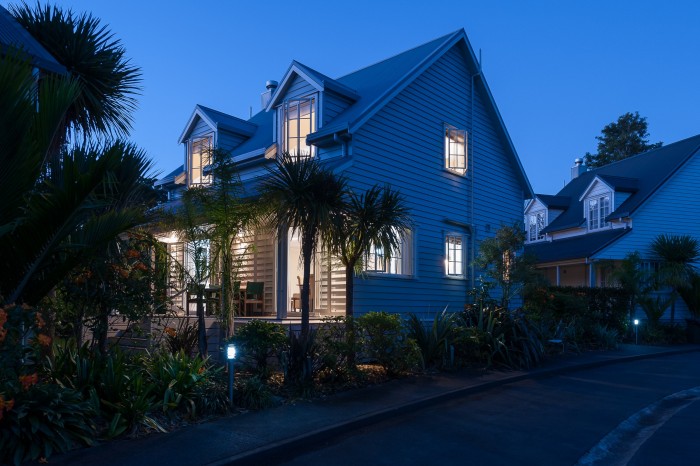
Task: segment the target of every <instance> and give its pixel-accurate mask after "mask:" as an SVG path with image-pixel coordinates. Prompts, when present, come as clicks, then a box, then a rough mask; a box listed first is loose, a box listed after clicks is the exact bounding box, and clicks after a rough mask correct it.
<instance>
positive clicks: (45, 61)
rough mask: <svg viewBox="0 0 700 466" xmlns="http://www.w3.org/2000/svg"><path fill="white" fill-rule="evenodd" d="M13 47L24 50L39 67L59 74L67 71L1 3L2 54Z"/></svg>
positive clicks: (0, 36)
mask: <svg viewBox="0 0 700 466" xmlns="http://www.w3.org/2000/svg"><path fill="white" fill-rule="evenodd" d="M11 48H15V49H21V50H23V51H24V52H25V53H26V54H28V55H29V57H30V58H31V61H32V64H33V65H35V66H36V67H37V68H41V69H42V70H44V71H50V72H52V73H57V74H66V73H67V71H66V68H65V67H64V66H63V65H61V64H60V63H58V62H57V61H56V59H55V58H54V57H53V56H52V55H51V54H50V53H49V52H48V51H47V50H46V49H45V48H44V47H43V46H42V45H41V44H40V43H39V41H37V40H36V39H35V38H34V37H33V36H32V35H31V34H29V32H28V31H27V30H26V29H24V28H23V27H22V26H21V25H20V24H19V23H18V22H17V20H15V18H14V17H13V16H12V15H11V14H10V12H9V11H7V10H6V9H5V8H3V7H2V6H1V5H0V55H4V54H5V53H7V52H8V50H10V49H11Z"/></svg>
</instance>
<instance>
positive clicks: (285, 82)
mask: <svg viewBox="0 0 700 466" xmlns="http://www.w3.org/2000/svg"><path fill="white" fill-rule="evenodd" d="M294 76H300V77H301V78H302V79H304V80H305V81H307V82H308V83H309V84H311V85H312V86H313V87H315V88H316V90H317V91H319V92H321V91H325V90H330V91H333V92H335V93H337V94H340V95H342V96H345V97H347V98H348V99H350V100H352V101H355V100H357V99H358V98H359V96H358V95H357V93H356V92H355V91H354V90H353V89H351V88H349V87H347V86H345V85H343V84H341V83H339V82H338V81H336V80H335V79H333V78H329V77H328V76H326V75H325V74H323V73H320V72H318V71H316V70H315V69H313V68H310V67H308V66H306V65H304V64H302V63H299V62H298V61H296V60H292V64H291V65H289V68H288V69H287V72H286V73H285V74H284V77H283V78H282V83H281V84H280V85H279V87H277V89H276V90H275V93H274V94H273V95H272V97H271V98H270V102H269V103H268V104H267V108H266V109H265V110H267V111H269V110H271V109H272V108H274V107H275V106H276V105H277V104H279V103H280V102H279V101H280V99H281V98H282V97H283V96H284V95H285V94H286V92H287V89H288V88H289V86H290V85H291V83H292V81H293V80H294Z"/></svg>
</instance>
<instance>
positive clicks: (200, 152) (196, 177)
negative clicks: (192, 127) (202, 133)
mask: <svg viewBox="0 0 700 466" xmlns="http://www.w3.org/2000/svg"><path fill="white" fill-rule="evenodd" d="M210 163H211V137H206V138H200V139H195V140H193V141H192V143H191V144H190V158H189V179H190V185H193V184H194V185H198V184H209V183H211V175H205V174H204V169H205V168H206V167H208V166H209V164H210Z"/></svg>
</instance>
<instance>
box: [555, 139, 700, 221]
mask: <svg viewBox="0 0 700 466" xmlns="http://www.w3.org/2000/svg"><path fill="white" fill-rule="evenodd" d="M699 150H700V135H698V136H693V137H691V138H688V139H684V140H682V141H678V142H675V143H673V144H669V145H667V146H663V147H660V148H658V149H654V150H650V151H648V152H645V153H643V154H639V155H635V156H633V157H629V158H627V159H624V160H620V161H619V162H614V163H611V164H608V165H605V166H604V167H600V168H596V169H594V170H590V171H588V172H585V173H582V174H581V175H580V176H579V177H578V178H574V179H573V180H571V182H570V183H569V184H567V185H566V186H564V188H563V189H562V190H561V191H559V193H557V197H562V196H564V197H569V198H570V199H571V201H570V202H569V205H568V207H567V209H566V210H565V211H564V212H563V213H562V214H561V215H559V216H558V217H557V218H556V219H554V221H553V222H552V223H550V224H549V225H548V226H547V228H545V229H544V230H543V232H545V233H551V232H553V231H559V230H566V229H568V228H575V227H578V226H580V225H582V224H583V222H584V220H585V218H584V211H583V202H584V200H583V199H581V195H582V194H583V193H584V192H585V190H586V189H587V188H588V187H589V186H590V184H591V183H592V182H593V181H594V179H595V178H596V177H598V178H600V179H601V180H603V181H604V182H605V183H607V184H608V185H610V186H611V187H612V188H614V189H615V190H616V191H619V192H627V193H630V196H629V197H628V198H627V199H626V200H625V201H624V202H623V203H622V204H621V205H620V206H619V207H618V208H617V209H615V211H614V212H612V213H611V214H610V216H609V217H608V218H609V219H611V218H621V217H628V216H630V215H632V213H634V211H635V210H637V209H638V208H639V207H640V206H642V205H643V204H644V202H645V201H646V200H647V199H649V197H650V196H652V195H653V194H654V193H655V192H656V191H657V190H658V189H659V188H660V187H661V186H663V185H664V183H666V181H668V179H669V178H671V177H672V176H673V175H674V174H675V173H676V172H677V171H678V170H679V169H680V168H681V167H682V166H683V165H684V164H685V163H686V162H687V161H688V160H689V159H690V158H691V157H692V156H693V155H695V154H697V153H698V151H699Z"/></svg>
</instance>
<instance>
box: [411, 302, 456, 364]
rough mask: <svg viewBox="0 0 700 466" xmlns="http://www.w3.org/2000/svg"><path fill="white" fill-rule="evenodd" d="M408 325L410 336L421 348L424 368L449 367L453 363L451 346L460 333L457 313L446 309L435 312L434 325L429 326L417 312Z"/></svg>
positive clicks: (412, 315)
mask: <svg viewBox="0 0 700 466" xmlns="http://www.w3.org/2000/svg"><path fill="white" fill-rule="evenodd" d="M406 325H407V327H408V337H409V338H411V339H413V340H414V341H415V342H416V344H417V345H418V348H420V351H421V356H422V360H423V367H424V368H425V367H430V366H437V367H448V366H450V365H452V364H453V361H451V360H450V346H453V344H454V341H455V339H456V336H457V333H458V332H457V320H456V319H455V314H453V313H451V312H447V309H444V310H443V311H442V312H441V313H439V314H435V318H434V319H433V323H432V326H429V327H428V326H426V325H425V323H424V322H423V321H421V320H420V319H419V318H418V317H417V316H416V315H415V314H411V315H409V316H408V320H407V321H406Z"/></svg>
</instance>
